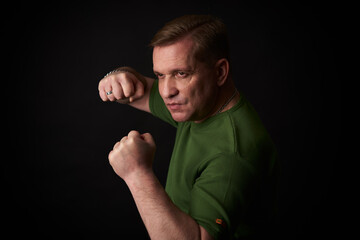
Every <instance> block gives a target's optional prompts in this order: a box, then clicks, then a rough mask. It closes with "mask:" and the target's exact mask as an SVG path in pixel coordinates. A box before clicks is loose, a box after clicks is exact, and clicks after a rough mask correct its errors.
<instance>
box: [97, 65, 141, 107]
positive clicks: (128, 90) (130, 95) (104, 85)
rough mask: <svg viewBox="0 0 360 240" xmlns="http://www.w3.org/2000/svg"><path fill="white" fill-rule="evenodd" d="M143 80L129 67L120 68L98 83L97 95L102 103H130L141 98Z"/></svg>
mask: <svg viewBox="0 0 360 240" xmlns="http://www.w3.org/2000/svg"><path fill="white" fill-rule="evenodd" d="M145 88H146V80H145V78H144V77H143V76H142V75H141V74H139V73H137V72H136V71H135V70H134V69H132V68H130V67H122V68H119V69H117V70H115V71H113V72H112V73H111V74H109V75H107V76H106V77H104V78H103V79H102V80H101V81H100V82H99V86H98V89H99V95H100V97H101V99H102V100H103V101H117V102H120V103H131V102H133V101H135V100H137V99H139V98H141V97H143V95H144V93H145Z"/></svg>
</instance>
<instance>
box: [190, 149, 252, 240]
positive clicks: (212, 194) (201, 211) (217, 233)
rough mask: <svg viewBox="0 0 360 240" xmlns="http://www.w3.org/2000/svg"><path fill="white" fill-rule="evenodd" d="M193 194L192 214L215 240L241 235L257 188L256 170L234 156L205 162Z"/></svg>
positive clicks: (223, 156) (215, 158) (228, 155)
mask: <svg viewBox="0 0 360 240" xmlns="http://www.w3.org/2000/svg"><path fill="white" fill-rule="evenodd" d="M198 171H199V177H198V178H197V179H196V181H195V183H194V185H193V188H192V191H191V202H190V209H189V214H190V216H191V217H192V218H193V219H195V221H197V223H198V224H199V225H201V226H202V227H204V228H205V229H206V230H207V232H208V233H209V234H210V235H212V236H213V237H214V238H215V239H228V238H229V236H232V235H233V234H234V232H235V231H238V230H239V229H238V227H239V224H240V225H241V223H240V222H239V221H240V219H242V215H243V214H245V212H246V206H247V205H248V204H249V202H248V201H250V199H246V198H245V197H247V196H249V192H248V191H249V190H251V188H253V187H254V176H255V175H256V174H255V172H254V168H253V167H252V166H251V165H249V164H247V163H246V161H245V160H244V159H241V157H240V156H237V155H235V154H221V155H218V156H215V157H214V158H212V159H208V160H207V161H204V163H203V164H202V166H200V167H199V170H198Z"/></svg>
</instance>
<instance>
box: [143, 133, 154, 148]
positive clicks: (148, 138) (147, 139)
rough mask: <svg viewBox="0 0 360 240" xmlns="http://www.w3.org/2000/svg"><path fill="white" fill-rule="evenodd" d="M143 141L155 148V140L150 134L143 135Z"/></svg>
mask: <svg viewBox="0 0 360 240" xmlns="http://www.w3.org/2000/svg"><path fill="white" fill-rule="evenodd" d="M141 137H142V139H144V141H145V142H147V143H148V144H150V145H153V146H155V141H154V138H153V137H152V136H151V134H150V133H144V134H142V135H141Z"/></svg>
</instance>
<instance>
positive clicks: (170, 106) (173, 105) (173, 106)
mask: <svg viewBox="0 0 360 240" xmlns="http://www.w3.org/2000/svg"><path fill="white" fill-rule="evenodd" d="M166 105H167V107H168V109H169V110H172V111H177V110H180V109H181V106H182V104H180V103H168V104H166Z"/></svg>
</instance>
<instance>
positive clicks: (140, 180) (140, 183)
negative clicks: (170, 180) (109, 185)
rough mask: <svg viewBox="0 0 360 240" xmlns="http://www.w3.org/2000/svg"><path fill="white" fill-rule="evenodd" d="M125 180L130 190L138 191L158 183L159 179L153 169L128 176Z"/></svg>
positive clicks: (135, 172)
mask: <svg viewBox="0 0 360 240" xmlns="http://www.w3.org/2000/svg"><path fill="white" fill-rule="evenodd" d="M123 180H124V181H125V183H126V185H128V187H129V188H130V189H137V188H143V187H144V186H145V184H148V183H150V182H153V181H157V177H156V176H155V174H154V172H153V170H152V169H143V170H138V171H134V172H132V173H129V174H127V175H126V176H125V177H123Z"/></svg>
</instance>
